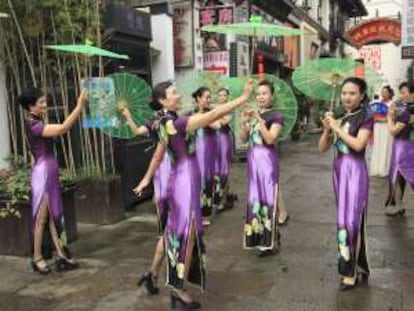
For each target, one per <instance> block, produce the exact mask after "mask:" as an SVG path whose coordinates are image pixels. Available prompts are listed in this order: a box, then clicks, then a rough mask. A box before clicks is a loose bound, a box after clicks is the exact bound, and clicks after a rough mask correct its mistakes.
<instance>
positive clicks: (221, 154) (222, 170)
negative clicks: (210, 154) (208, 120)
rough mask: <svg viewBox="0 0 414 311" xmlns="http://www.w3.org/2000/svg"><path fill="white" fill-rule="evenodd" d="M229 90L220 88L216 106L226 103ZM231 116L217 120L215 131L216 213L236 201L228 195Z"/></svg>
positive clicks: (231, 149)
mask: <svg viewBox="0 0 414 311" xmlns="http://www.w3.org/2000/svg"><path fill="white" fill-rule="evenodd" d="M229 95H230V93H229V90H227V89H225V88H222V89H220V90H219V91H218V105H223V104H225V103H227V102H228V99H229ZM230 122H231V115H227V116H224V117H223V118H221V119H220V120H219V123H220V129H218V130H217V132H216V133H217V155H216V164H215V176H214V192H213V205H215V206H217V211H222V210H224V208H225V207H231V206H232V205H233V201H234V200H235V199H237V196H236V195H234V194H231V195H230V194H229V174H230V166H231V160H232V157H233V133H232V131H231V128H230Z"/></svg>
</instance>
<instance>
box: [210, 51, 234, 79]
mask: <svg viewBox="0 0 414 311" xmlns="http://www.w3.org/2000/svg"><path fill="white" fill-rule="evenodd" d="M229 69H230V62H229V52H227V51H222V52H207V53H204V71H210V72H215V73H220V74H222V75H226V76H228V75H229Z"/></svg>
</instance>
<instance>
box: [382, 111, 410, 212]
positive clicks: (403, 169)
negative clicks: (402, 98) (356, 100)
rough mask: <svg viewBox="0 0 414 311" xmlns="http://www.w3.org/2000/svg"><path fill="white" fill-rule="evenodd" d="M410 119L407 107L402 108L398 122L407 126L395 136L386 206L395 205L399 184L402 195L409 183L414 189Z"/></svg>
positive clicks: (398, 115) (397, 118)
mask: <svg viewBox="0 0 414 311" xmlns="http://www.w3.org/2000/svg"><path fill="white" fill-rule="evenodd" d="M410 119H411V117H410V112H409V111H408V108H407V107H406V106H404V107H400V109H399V112H398V114H397V117H396V122H400V123H403V124H404V125H405V126H404V128H403V129H402V130H401V131H400V132H399V133H398V134H397V135H395V136H394V144H393V147H392V156H391V166H390V173H389V175H388V182H389V193H388V198H387V201H386V203H385V206H388V205H395V191H396V187H397V186H398V184H400V186H401V190H402V193H401V195H403V194H404V188H405V184H406V183H407V182H408V183H409V184H410V185H411V187H412V188H413V189H414V135H413V134H414V129H413V128H412V121H411V122H410ZM413 121H414V120H413Z"/></svg>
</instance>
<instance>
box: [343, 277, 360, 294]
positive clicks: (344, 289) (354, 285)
mask: <svg viewBox="0 0 414 311" xmlns="http://www.w3.org/2000/svg"><path fill="white" fill-rule="evenodd" d="M358 282H359V279H358V277H357V278H356V279H355V282H354V284H345V283H344V282H342V281H341V283H340V284H339V290H340V291H347V290H351V289H354V288H355V287H356V286H357V285H358Z"/></svg>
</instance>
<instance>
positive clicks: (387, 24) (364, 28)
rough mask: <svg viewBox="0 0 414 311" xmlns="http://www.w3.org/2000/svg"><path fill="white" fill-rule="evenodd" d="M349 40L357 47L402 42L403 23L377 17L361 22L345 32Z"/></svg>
mask: <svg viewBox="0 0 414 311" xmlns="http://www.w3.org/2000/svg"><path fill="white" fill-rule="evenodd" d="M345 38H346V39H347V40H348V42H349V43H350V44H351V45H353V46H354V47H356V48H361V47H362V46H364V45H368V44H375V43H386V42H392V43H394V44H395V45H399V44H400V43H401V23H400V22H399V21H398V20H393V19H388V18H376V19H372V20H369V21H367V22H364V23H361V24H359V25H357V26H355V27H353V28H351V29H350V30H348V31H347V32H346V34H345Z"/></svg>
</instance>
